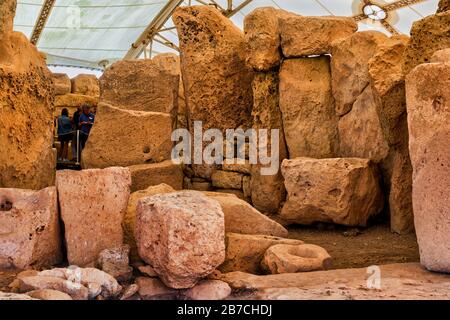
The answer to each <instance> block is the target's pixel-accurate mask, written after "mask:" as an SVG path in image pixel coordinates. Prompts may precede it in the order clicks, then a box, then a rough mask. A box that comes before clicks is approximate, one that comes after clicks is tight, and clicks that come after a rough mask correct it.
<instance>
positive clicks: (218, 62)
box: [172, 6, 253, 131]
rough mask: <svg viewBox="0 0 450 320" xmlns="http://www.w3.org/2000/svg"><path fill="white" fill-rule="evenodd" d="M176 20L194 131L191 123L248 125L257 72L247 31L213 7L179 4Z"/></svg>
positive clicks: (228, 126) (223, 126)
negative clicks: (250, 61)
mask: <svg viewBox="0 0 450 320" xmlns="http://www.w3.org/2000/svg"><path fill="white" fill-rule="evenodd" d="M172 19H173V22H174V24H175V26H176V27H177V31H178V37H179V40H180V55H181V72H182V75H183V83H184V88H185V94H186V104H187V108H188V119H189V127H190V128H191V130H192V128H193V127H192V126H193V121H203V128H204V129H205V130H206V129H209V128H216V129H219V130H222V131H225V130H226V129H234V128H238V127H250V126H251V116H250V115H251V108H252V89H251V84H252V79H253V73H252V71H251V69H250V68H248V67H247V66H246V64H245V57H246V45H245V39H244V34H243V32H242V31H241V30H239V29H238V27H236V26H235V25H234V24H233V23H232V22H231V21H230V20H229V19H228V18H226V17H225V16H224V15H223V14H222V13H220V11H219V10H217V9H215V8H213V7H211V6H191V7H179V8H177V9H176V10H175V12H174V14H173V16H172Z"/></svg>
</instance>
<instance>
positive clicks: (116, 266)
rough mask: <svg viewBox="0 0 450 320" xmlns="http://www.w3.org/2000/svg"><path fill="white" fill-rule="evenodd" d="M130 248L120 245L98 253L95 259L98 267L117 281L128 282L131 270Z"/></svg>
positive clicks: (131, 273)
mask: <svg viewBox="0 0 450 320" xmlns="http://www.w3.org/2000/svg"><path fill="white" fill-rule="evenodd" d="M129 254H130V246H129V245H126V244H125V245H121V246H118V247H115V248H108V249H105V250H103V251H102V252H100V254H99V255H98V259H97V265H98V267H99V268H100V269H101V270H102V271H104V272H106V273H107V274H109V275H111V276H113V277H114V278H115V279H116V280H117V281H127V280H130V279H131V277H132V275H133V268H132V267H130V265H129V261H130V260H129Z"/></svg>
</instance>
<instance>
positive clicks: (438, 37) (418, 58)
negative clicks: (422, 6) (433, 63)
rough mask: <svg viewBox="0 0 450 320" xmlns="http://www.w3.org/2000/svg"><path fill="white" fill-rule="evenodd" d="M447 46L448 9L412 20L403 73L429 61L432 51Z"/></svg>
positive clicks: (449, 37)
mask: <svg viewBox="0 0 450 320" xmlns="http://www.w3.org/2000/svg"><path fill="white" fill-rule="evenodd" d="M448 47H450V11H444V12H441V13H437V14H435V15H431V16H428V17H425V18H423V19H422V20H419V21H416V22H414V23H413V26H412V28H411V38H410V40H409V43H408V47H407V48H406V51H405V63H404V66H403V72H404V74H405V75H407V74H408V73H409V72H411V70H412V69H414V67H416V66H418V65H419V64H421V63H425V62H430V59H431V56H432V55H433V53H434V52H436V51H438V50H441V49H445V48H448Z"/></svg>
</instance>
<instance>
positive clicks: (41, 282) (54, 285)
mask: <svg viewBox="0 0 450 320" xmlns="http://www.w3.org/2000/svg"><path fill="white" fill-rule="evenodd" d="M36 290H56V291H60V292H63V293H66V294H68V295H69V296H70V297H71V298H72V299H73V300H88V297H89V290H88V288H86V287H85V286H84V285H82V284H80V283H75V282H72V281H68V280H65V279H63V278H59V277H52V276H30V277H23V278H21V279H19V292H22V293H25V292H30V291H36Z"/></svg>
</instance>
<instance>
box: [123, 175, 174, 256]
mask: <svg viewBox="0 0 450 320" xmlns="http://www.w3.org/2000/svg"><path fill="white" fill-rule="evenodd" d="M171 192H175V189H174V188H172V187H171V186H169V185H167V184H164V183H162V184H159V185H156V186H150V187H148V188H147V189H145V190H139V191H135V192H133V193H132V194H131V195H130V199H129V200H128V206H127V212H126V213H125V217H124V219H123V223H122V227H123V232H124V243H126V244H127V245H129V246H130V259H131V261H138V260H140V258H139V255H138V252H137V246H136V239H135V237H134V231H135V228H136V206H137V202H138V200H139V199H141V198H145V197H150V196H153V195H156V194H164V193H171Z"/></svg>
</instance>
